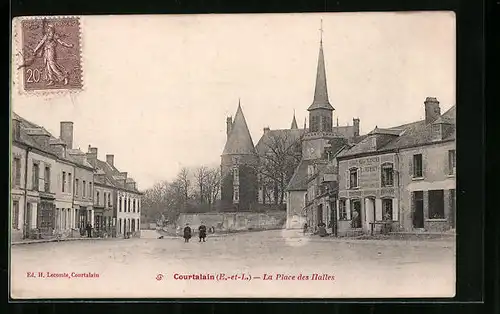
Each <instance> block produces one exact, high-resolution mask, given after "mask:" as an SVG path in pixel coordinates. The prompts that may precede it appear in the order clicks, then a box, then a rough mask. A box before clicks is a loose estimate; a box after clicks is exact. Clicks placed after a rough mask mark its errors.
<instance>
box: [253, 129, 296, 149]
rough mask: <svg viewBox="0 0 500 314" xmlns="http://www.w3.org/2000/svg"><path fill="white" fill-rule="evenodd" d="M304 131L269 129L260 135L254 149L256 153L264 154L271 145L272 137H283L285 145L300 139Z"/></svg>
mask: <svg viewBox="0 0 500 314" xmlns="http://www.w3.org/2000/svg"><path fill="white" fill-rule="evenodd" d="M305 132H306V131H304V129H279V130H269V131H267V132H266V133H264V134H263V135H262V137H261V138H260V140H259V142H258V143H257V145H256V146H255V150H256V152H257V153H258V154H261V155H262V154H265V153H266V152H267V151H269V149H270V146H272V143H273V138H283V139H285V140H286V144H287V145H292V144H293V143H294V142H297V141H300V139H301V137H302V135H303V134H305Z"/></svg>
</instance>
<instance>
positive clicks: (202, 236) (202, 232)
mask: <svg viewBox="0 0 500 314" xmlns="http://www.w3.org/2000/svg"><path fill="white" fill-rule="evenodd" d="M198 232H199V236H200V241H199V242H201V240H203V242H205V238H206V237H207V227H206V226H205V225H204V224H203V222H201V225H200V227H199V228H198Z"/></svg>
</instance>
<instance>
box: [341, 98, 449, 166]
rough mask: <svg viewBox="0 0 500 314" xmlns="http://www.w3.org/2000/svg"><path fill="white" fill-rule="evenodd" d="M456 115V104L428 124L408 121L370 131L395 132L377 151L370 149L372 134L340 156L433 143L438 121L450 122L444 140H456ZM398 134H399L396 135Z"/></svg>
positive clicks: (422, 121) (373, 132)
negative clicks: (434, 126)
mask: <svg viewBox="0 0 500 314" xmlns="http://www.w3.org/2000/svg"><path fill="white" fill-rule="evenodd" d="M455 116H456V106H453V107H451V108H450V109H449V110H448V111H446V112H445V113H443V114H442V115H441V117H439V118H438V119H437V120H436V121H434V122H433V123H429V124H426V123H425V120H420V121H416V122H412V123H407V124H403V125H399V126H396V127H392V128H389V129H378V128H376V129H375V130H374V131H372V132H370V133H372V134H381V130H382V132H383V133H385V134H389V133H391V132H393V134H394V135H392V136H393V137H394V138H393V139H391V140H389V141H388V142H387V143H386V144H385V145H383V146H382V147H379V148H378V149H377V150H376V151H371V150H369V149H368V147H369V146H370V145H368V141H370V136H368V137H365V138H364V139H363V140H361V141H360V142H358V143H357V144H356V145H354V146H353V147H351V148H350V149H349V150H347V151H344V152H342V153H341V154H339V157H348V156H355V155H359V154H363V153H370V152H373V153H376V152H381V151H390V150H394V149H402V148H406V147H414V146H420V145H426V144H430V143H433V141H432V125H433V124H436V123H447V124H450V126H451V130H450V132H449V133H448V134H447V135H446V137H444V138H443V139H442V141H448V140H454V139H455ZM396 134H399V136H398V135H396Z"/></svg>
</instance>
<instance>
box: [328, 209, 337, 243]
mask: <svg viewBox="0 0 500 314" xmlns="http://www.w3.org/2000/svg"><path fill="white" fill-rule="evenodd" d="M330 208H331V217H330V221H331V228H332V233H333V235H334V236H337V202H336V201H333V202H330Z"/></svg>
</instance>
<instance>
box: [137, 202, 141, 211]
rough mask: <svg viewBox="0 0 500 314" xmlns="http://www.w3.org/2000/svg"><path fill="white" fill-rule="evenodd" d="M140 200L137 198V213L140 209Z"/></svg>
mask: <svg viewBox="0 0 500 314" xmlns="http://www.w3.org/2000/svg"><path fill="white" fill-rule="evenodd" d="M140 203H141V202H140V201H139V200H137V212H138V213H139V212H140V211H141V206H140Z"/></svg>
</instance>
